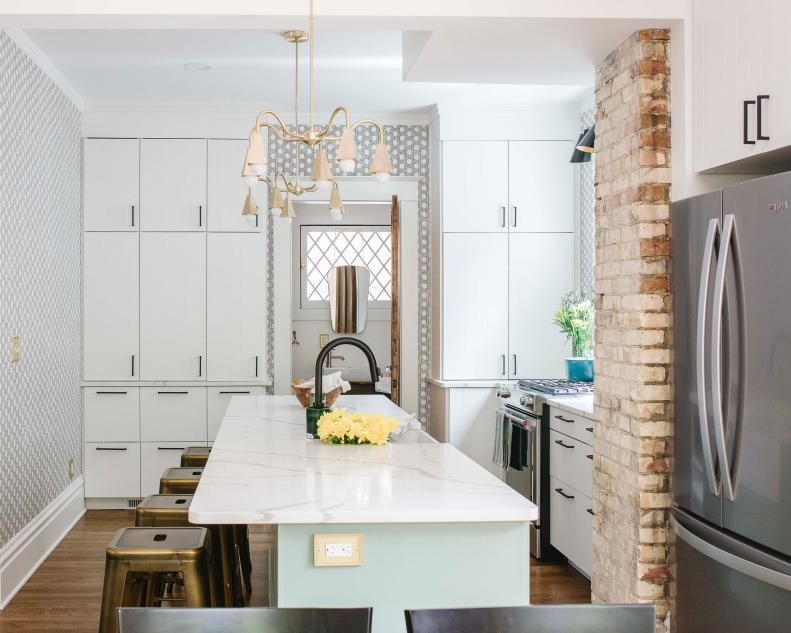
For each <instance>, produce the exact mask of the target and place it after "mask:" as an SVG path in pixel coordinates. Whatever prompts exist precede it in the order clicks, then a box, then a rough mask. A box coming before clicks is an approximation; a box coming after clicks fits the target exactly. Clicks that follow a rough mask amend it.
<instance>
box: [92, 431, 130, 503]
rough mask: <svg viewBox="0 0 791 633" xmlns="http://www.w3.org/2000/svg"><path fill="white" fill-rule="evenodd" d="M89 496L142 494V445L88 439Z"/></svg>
mask: <svg viewBox="0 0 791 633" xmlns="http://www.w3.org/2000/svg"><path fill="white" fill-rule="evenodd" d="M85 496H86V497H127V498H135V497H139V496H140V444H139V443H138V442H126V443H114V442H102V443H99V442H87V443H86V444H85Z"/></svg>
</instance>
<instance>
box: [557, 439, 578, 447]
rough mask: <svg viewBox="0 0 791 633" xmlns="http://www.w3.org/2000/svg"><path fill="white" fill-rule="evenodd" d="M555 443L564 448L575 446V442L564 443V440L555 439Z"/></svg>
mask: <svg viewBox="0 0 791 633" xmlns="http://www.w3.org/2000/svg"><path fill="white" fill-rule="evenodd" d="M555 444H559V445H560V446H562V447H563V448H574V444H564V443H563V440H555Z"/></svg>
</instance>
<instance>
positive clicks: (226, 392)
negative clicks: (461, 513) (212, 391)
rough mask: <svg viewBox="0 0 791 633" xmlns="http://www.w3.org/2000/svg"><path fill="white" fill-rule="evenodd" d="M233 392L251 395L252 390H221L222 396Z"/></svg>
mask: <svg viewBox="0 0 791 633" xmlns="http://www.w3.org/2000/svg"><path fill="white" fill-rule="evenodd" d="M231 394H239V395H242V394H248V395H249V394H250V392H249V391H221V392H220V395H221V396H226V395H231Z"/></svg>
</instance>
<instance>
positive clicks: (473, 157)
mask: <svg viewBox="0 0 791 633" xmlns="http://www.w3.org/2000/svg"><path fill="white" fill-rule="evenodd" d="M442 146H443V147H442V209H443V229H442V230H443V231H444V232H446V233H505V232H507V231H508V219H507V214H508V142H507V141H445V142H444V143H443V144H442Z"/></svg>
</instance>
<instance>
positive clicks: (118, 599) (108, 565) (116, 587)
mask: <svg viewBox="0 0 791 633" xmlns="http://www.w3.org/2000/svg"><path fill="white" fill-rule="evenodd" d="M126 572H127V568H126V565H125V564H123V563H119V562H117V561H114V560H107V561H106V562H105V564H104V587H103V589H102V610H101V615H100V616H99V633H116V631H117V628H118V618H117V615H116V609H118V607H120V606H122V605H123V602H124V588H125V586H126Z"/></svg>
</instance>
